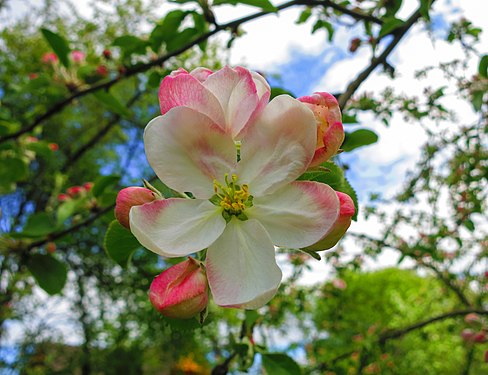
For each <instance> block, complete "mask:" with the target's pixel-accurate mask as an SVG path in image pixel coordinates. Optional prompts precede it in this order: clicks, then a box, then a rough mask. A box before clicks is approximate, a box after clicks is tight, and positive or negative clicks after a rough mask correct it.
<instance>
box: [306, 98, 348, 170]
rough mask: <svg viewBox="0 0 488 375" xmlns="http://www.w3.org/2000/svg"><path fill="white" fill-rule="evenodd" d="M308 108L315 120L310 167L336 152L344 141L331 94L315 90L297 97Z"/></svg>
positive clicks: (339, 116) (339, 112)
mask: <svg viewBox="0 0 488 375" xmlns="http://www.w3.org/2000/svg"><path fill="white" fill-rule="evenodd" d="M298 100H300V101H301V102H302V103H305V104H306V105H307V107H308V108H310V109H311V110H312V111H313V113H314V115H315V119H316V121H317V146H316V148H315V154H314V156H313V159H312V162H311V163H310V167H315V166H317V165H319V164H321V163H323V162H324V161H327V160H329V159H330V158H331V157H332V156H334V155H335V154H337V151H338V150H339V147H341V145H342V142H344V128H343V127H342V116H341V109H340V108H339V103H337V100H336V98H334V96H333V95H331V94H327V93H326V92H316V93H315V94H313V95H311V96H302V97H301V98H298Z"/></svg>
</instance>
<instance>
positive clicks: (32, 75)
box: [29, 73, 39, 80]
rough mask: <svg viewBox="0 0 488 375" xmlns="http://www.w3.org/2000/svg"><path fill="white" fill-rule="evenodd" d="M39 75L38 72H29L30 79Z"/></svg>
mask: <svg viewBox="0 0 488 375" xmlns="http://www.w3.org/2000/svg"><path fill="white" fill-rule="evenodd" d="M38 77H39V74H37V73H29V79H30V80H33V79H36V78H38Z"/></svg>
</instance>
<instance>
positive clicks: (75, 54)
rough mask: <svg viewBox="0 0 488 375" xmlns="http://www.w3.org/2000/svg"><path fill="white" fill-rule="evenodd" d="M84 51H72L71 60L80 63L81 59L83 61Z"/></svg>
mask: <svg viewBox="0 0 488 375" xmlns="http://www.w3.org/2000/svg"><path fill="white" fill-rule="evenodd" d="M85 57H86V55H85V53H84V52H81V51H73V52H71V60H73V62H75V63H78V64H79V63H82V62H83V61H85Z"/></svg>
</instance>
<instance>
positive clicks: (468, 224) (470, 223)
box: [463, 219, 476, 232]
mask: <svg viewBox="0 0 488 375" xmlns="http://www.w3.org/2000/svg"><path fill="white" fill-rule="evenodd" d="M463 225H464V227H465V228H466V229H467V230H469V231H470V232H474V230H475V229H476V228H475V225H474V223H473V221H472V220H470V219H466V220H464V221H463Z"/></svg>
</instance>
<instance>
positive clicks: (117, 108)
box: [93, 90, 132, 118]
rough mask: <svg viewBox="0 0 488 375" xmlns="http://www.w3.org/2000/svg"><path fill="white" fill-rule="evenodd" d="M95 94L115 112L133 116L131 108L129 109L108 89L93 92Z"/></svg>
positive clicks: (124, 115)
mask: <svg viewBox="0 0 488 375" xmlns="http://www.w3.org/2000/svg"><path fill="white" fill-rule="evenodd" d="M93 96H94V97H95V98H97V100H99V101H100V102H101V103H102V104H103V105H105V107H107V108H108V109H110V110H111V111H112V112H115V113H116V114H118V115H120V116H123V117H127V118H131V117H132V113H131V112H130V110H129V109H127V107H126V106H124V105H123V104H122V103H121V102H119V100H118V99H117V98H116V97H115V96H113V95H112V94H110V93H109V92H108V91H103V90H99V91H96V92H95V93H93Z"/></svg>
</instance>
